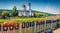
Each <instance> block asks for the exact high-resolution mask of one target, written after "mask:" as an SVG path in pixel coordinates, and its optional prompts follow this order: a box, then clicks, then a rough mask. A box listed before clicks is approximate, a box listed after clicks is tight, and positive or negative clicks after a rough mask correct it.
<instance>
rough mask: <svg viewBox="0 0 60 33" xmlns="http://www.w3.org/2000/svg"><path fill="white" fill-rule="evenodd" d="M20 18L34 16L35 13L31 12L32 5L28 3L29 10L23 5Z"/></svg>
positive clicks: (19, 13) (19, 12)
mask: <svg viewBox="0 0 60 33" xmlns="http://www.w3.org/2000/svg"><path fill="white" fill-rule="evenodd" d="M18 16H27V17H29V16H33V13H32V11H31V4H30V3H28V10H27V9H26V6H25V5H24V4H23V5H22V6H21V8H20V11H18Z"/></svg>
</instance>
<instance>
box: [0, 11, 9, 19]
mask: <svg viewBox="0 0 60 33" xmlns="http://www.w3.org/2000/svg"><path fill="white" fill-rule="evenodd" d="M1 16H2V17H3V18H6V16H9V12H8V11H3V12H2V14H1Z"/></svg>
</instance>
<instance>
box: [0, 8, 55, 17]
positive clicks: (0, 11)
mask: <svg viewBox="0 0 60 33" xmlns="http://www.w3.org/2000/svg"><path fill="white" fill-rule="evenodd" d="M2 11H9V12H12V10H8V9H0V14H1V13H2ZM18 11H20V10H17V12H18ZM32 12H39V13H40V14H45V15H48V16H51V15H54V14H50V13H46V12H40V11H34V10H32Z"/></svg>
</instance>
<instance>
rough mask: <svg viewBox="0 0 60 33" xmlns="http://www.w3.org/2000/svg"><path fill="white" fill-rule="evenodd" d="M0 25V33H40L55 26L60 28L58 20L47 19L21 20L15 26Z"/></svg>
mask: <svg viewBox="0 0 60 33" xmlns="http://www.w3.org/2000/svg"><path fill="white" fill-rule="evenodd" d="M16 28H17V29H16ZM16 28H15V27H14V26H10V27H7V26H4V27H3V26H1V25H0V33H42V32H47V31H49V30H53V29H56V28H60V20H47V21H44V22H41V23H40V22H39V21H36V22H34V21H33V22H23V23H22V24H19V26H17V27H16Z"/></svg>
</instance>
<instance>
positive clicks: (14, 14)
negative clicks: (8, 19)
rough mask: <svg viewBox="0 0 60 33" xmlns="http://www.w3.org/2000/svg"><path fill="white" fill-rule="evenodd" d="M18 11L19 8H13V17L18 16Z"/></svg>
mask: <svg viewBox="0 0 60 33" xmlns="http://www.w3.org/2000/svg"><path fill="white" fill-rule="evenodd" d="M16 11H17V8H16V6H14V7H13V10H12V15H13V16H16V14H17V12H16Z"/></svg>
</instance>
